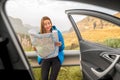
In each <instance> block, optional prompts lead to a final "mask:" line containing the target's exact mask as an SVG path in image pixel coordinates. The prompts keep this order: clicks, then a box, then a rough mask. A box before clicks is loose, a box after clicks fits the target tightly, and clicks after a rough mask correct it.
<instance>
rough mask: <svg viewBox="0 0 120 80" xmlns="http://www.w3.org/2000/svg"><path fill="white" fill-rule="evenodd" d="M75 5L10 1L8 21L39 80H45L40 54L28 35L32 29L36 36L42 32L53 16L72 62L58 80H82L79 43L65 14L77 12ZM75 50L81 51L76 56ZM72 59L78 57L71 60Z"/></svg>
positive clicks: (37, 0)
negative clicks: (71, 10)
mask: <svg viewBox="0 0 120 80" xmlns="http://www.w3.org/2000/svg"><path fill="white" fill-rule="evenodd" d="M71 4H72V2H62V1H46V0H43V1H41V0H8V1H7V2H6V6H5V11H6V13H7V17H8V19H9V21H10V23H11V25H12V27H13V29H14V31H15V33H16V35H17V37H18V39H19V42H20V44H21V46H22V48H23V50H24V51H25V54H26V53H27V54H26V55H27V58H28V61H29V63H30V65H31V67H32V68H33V71H34V75H35V78H36V80H38V79H40V78H41V77H40V76H41V75H40V70H41V69H40V67H39V64H38V63H37V59H36V53H35V52H34V49H33V48H32V43H31V39H30V35H29V33H28V32H29V30H31V29H34V30H35V31H36V32H39V31H40V20H41V18H42V17H43V16H49V17H50V18H51V20H52V22H53V23H52V24H53V25H55V26H56V27H57V28H58V29H59V30H60V31H61V32H62V34H63V38H64V42H65V52H66V54H67V56H66V55H65V59H66V58H67V57H68V58H67V59H66V62H65V63H64V64H63V65H67V66H66V67H64V66H63V67H62V68H61V71H60V74H59V76H58V79H59V80H64V79H66V78H68V79H69V80H71V77H70V76H73V78H74V80H78V79H81V69H80V57H79V54H80V51H79V41H78V39H77V36H76V34H75V31H74V29H73V28H72V25H71V23H70V22H69V20H68V17H67V14H65V10H66V9H69V8H77V5H78V4H77V3H75V5H73V7H71ZM76 4H77V5H76ZM58 5H59V6H58ZM66 5H67V6H66ZM75 50H78V51H77V52H76V51H75ZM74 54H75V55H74ZM70 55H71V56H72V57H73V56H74V57H73V58H72V57H69V56H70ZM74 73H76V75H74ZM64 74H65V75H64ZM66 74H67V75H66ZM38 75H39V76H38ZM61 75H62V77H61ZM63 76H64V77H63ZM62 78H63V79H62Z"/></svg>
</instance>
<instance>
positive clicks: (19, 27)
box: [9, 16, 36, 34]
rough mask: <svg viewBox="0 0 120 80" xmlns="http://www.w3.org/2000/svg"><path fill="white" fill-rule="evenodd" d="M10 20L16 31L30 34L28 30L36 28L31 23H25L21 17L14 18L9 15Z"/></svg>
mask: <svg viewBox="0 0 120 80" xmlns="http://www.w3.org/2000/svg"><path fill="white" fill-rule="evenodd" d="M9 20H10V22H11V24H12V26H13V28H14V30H15V32H16V33H22V34H28V30H30V29H31V28H36V27H35V26H32V25H30V24H23V22H22V20H21V19H20V18H13V17H11V16H9Z"/></svg>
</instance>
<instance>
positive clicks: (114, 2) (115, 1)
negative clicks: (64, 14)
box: [62, 0, 120, 11]
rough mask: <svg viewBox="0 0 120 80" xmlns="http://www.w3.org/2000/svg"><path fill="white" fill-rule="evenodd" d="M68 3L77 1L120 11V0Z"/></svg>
mask: <svg viewBox="0 0 120 80" xmlns="http://www.w3.org/2000/svg"><path fill="white" fill-rule="evenodd" d="M62 1H65V0H62ZM66 1H76V2H82V3H87V4H93V5H97V6H101V7H105V8H109V9H113V10H117V11H120V4H119V3H120V0H66Z"/></svg>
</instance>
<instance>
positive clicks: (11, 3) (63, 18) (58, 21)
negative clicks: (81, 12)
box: [5, 0, 116, 31]
mask: <svg viewBox="0 0 120 80" xmlns="http://www.w3.org/2000/svg"><path fill="white" fill-rule="evenodd" d="M5 9H6V13H7V15H9V16H12V17H14V18H20V19H21V20H22V21H23V23H24V24H30V25H32V26H38V27H39V26H40V20H41V18H42V17H43V16H48V17H50V18H51V20H52V23H53V25H56V26H57V27H58V29H60V30H61V31H66V30H69V29H70V28H71V27H72V25H71V23H70V21H69V19H68V17H67V14H66V13H65V10H68V9H91V10H98V11H102V12H108V13H109V14H115V13H116V11H113V10H109V9H104V8H100V7H96V6H92V5H88V4H87V5H86V4H83V3H77V2H71V1H57V0H56V1H55V0H8V2H7V3H6V5H5Z"/></svg>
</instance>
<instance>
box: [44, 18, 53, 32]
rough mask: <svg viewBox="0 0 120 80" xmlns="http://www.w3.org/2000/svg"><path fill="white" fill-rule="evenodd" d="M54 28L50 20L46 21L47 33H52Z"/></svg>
mask: <svg viewBox="0 0 120 80" xmlns="http://www.w3.org/2000/svg"><path fill="white" fill-rule="evenodd" d="M51 28H52V24H51V22H50V20H44V29H45V31H46V32H50V30H51Z"/></svg>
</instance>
